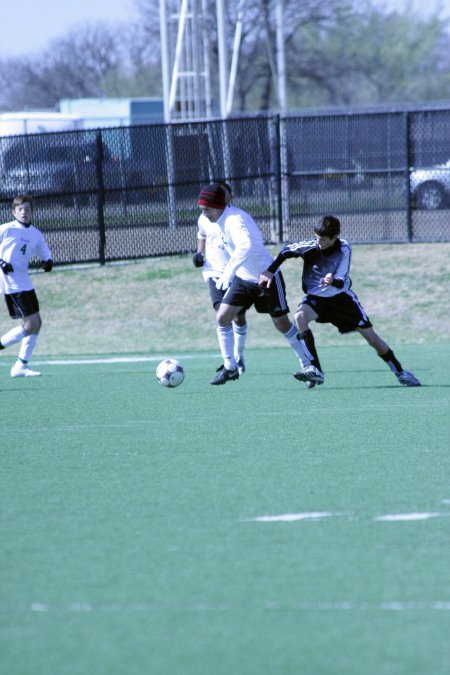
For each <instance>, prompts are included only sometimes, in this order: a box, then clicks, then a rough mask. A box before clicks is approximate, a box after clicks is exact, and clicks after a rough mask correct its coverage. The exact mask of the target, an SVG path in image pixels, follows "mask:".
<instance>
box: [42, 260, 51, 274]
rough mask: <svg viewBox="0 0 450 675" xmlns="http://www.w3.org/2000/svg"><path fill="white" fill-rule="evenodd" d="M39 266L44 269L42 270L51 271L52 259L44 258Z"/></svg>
mask: <svg viewBox="0 0 450 675" xmlns="http://www.w3.org/2000/svg"><path fill="white" fill-rule="evenodd" d="M41 267H42V269H43V270H44V272H51V271H52V269H53V260H44V261H43V262H42V263H41Z"/></svg>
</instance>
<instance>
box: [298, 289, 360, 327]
mask: <svg viewBox="0 0 450 675" xmlns="http://www.w3.org/2000/svg"><path fill="white" fill-rule="evenodd" d="M301 305H309V306H310V307H311V308H312V309H313V310H314V311H315V313H316V314H317V319H316V321H317V323H332V324H333V326H336V328H338V329H339V332H340V333H352V332H353V331H354V330H356V329H357V328H370V327H371V326H372V324H371V323H370V319H369V317H368V316H367V314H366V313H365V311H364V309H363V308H362V305H361V304H360V302H359V300H358V298H357V296H356V295H355V294H354V293H353V291H347V292H345V293H338V294H337V295H333V296H331V297H328V298H322V297H320V296H318V295H306V296H305V297H304V298H303V300H302V301H301V303H300V305H299V307H300V306H301Z"/></svg>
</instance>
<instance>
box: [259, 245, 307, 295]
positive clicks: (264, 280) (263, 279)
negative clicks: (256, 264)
mask: <svg viewBox="0 0 450 675" xmlns="http://www.w3.org/2000/svg"><path fill="white" fill-rule="evenodd" d="M296 247H298V244H289V245H288V246H284V247H283V248H282V249H281V251H280V252H279V253H278V255H277V257H276V258H275V260H274V261H273V263H272V264H271V265H270V266H269V267H268V268H267V269H266V270H264V272H261V274H260V275H259V279H258V284H259V285H260V286H261V287H263V288H264V287H266V288H269V286H270V284H271V283H272V279H273V277H274V274H275V272H276V271H277V269H278V268H279V267H280V266H281V265H282V264H283V263H284V261H285V260H287V259H288V258H298V257H299V256H301V255H302V253H301V252H299V249H298V248H296Z"/></svg>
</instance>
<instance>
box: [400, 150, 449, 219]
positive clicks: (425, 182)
mask: <svg viewBox="0 0 450 675" xmlns="http://www.w3.org/2000/svg"><path fill="white" fill-rule="evenodd" d="M410 185H411V197H412V200H413V204H414V206H415V207H416V208H418V209H428V210H432V209H443V208H445V207H446V206H450V160H449V161H448V162H446V163H445V164H437V165H436V166H431V167H428V168H426V169H412V171H411V173H410Z"/></svg>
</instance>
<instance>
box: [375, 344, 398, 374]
mask: <svg viewBox="0 0 450 675" xmlns="http://www.w3.org/2000/svg"><path fill="white" fill-rule="evenodd" d="M378 356H379V357H380V359H383V361H386V363H387V364H388V366H389V368H390V369H391V370H392V371H393V372H394V373H395V374H396V375H398V374H399V373H401V372H402V370H403V368H402V366H401V363H400V361H398V360H397V358H396V356H395V354H394V352H393V351H392V349H389V350H388V351H387V352H386V354H378Z"/></svg>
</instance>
